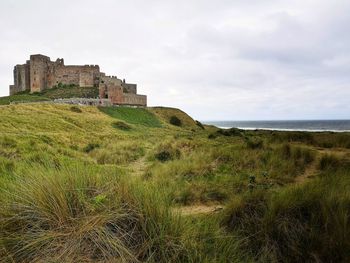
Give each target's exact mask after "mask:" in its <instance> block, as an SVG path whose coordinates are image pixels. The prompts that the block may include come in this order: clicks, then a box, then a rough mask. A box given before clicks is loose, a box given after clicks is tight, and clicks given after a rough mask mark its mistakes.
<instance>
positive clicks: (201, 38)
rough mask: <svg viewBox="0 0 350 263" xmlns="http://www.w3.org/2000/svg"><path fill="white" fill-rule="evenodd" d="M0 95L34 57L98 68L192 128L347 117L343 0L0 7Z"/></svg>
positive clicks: (21, 1)
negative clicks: (173, 110)
mask: <svg viewBox="0 0 350 263" xmlns="http://www.w3.org/2000/svg"><path fill="white" fill-rule="evenodd" d="M0 10H1V16H0V24H1V26H2V29H1V31H0V39H1V41H0V58H1V59H0V95H6V94H7V93H8V85H9V84H11V82H12V67H13V65H15V64H17V63H22V62H23V61H25V59H27V58H28V56H29V55H30V54H32V53H43V54H47V55H49V56H51V58H52V59H55V58H57V57H64V58H65V61H66V63H67V64H92V63H95V64H99V65H100V66H101V69H102V70H103V71H105V72H107V73H110V74H115V75H118V76H120V77H125V78H127V79H129V80H130V81H133V82H137V83H138V84H139V90H140V92H141V93H146V94H148V95H149V102H150V104H151V105H168V106H174V107H179V108H182V109H184V110H185V111H187V112H188V113H189V114H191V115H193V116H194V117H195V118H197V119H285V118H288V119H309V118H348V116H349V115H350V105H349V103H348V102H347V100H348V98H349V97H350V92H349V90H350V89H349V83H350V74H348V72H349V70H350V34H348V25H349V24H350V12H349V11H350V3H348V1H345V0H339V1H326V0H322V1H320V0H317V1H316V0H309V1H302V0H295V1H287V0H282V1H277V0H267V1H258V0H252V1H243V0H235V1H232V0H221V1H209V0H192V1H188V0H187V1H185V0H179V1H170V0H163V1H160V0H151V1H141V0H139V1H138V0H130V1H113V0H101V1H98V2H97V1H92V0H85V1H83V0H76V1H68V0H62V1H44V0H32V1H25V0H17V1H10V0H3V1H1V3H0Z"/></svg>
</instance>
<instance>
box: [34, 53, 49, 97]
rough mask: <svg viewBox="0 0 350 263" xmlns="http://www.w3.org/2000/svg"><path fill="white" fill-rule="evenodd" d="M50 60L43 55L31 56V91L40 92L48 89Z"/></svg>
mask: <svg viewBox="0 0 350 263" xmlns="http://www.w3.org/2000/svg"><path fill="white" fill-rule="evenodd" d="M49 62H50V58H49V57H47V56H43V55H31V56H30V91H31V92H40V91H42V90H44V89H46V88H47V75H48V68H49Z"/></svg>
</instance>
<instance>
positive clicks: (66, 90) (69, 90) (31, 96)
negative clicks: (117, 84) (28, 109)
mask: <svg viewBox="0 0 350 263" xmlns="http://www.w3.org/2000/svg"><path fill="white" fill-rule="evenodd" d="M97 96H98V88H95V87H84V88H81V87H78V86H75V85H58V86H55V87H53V88H51V89H47V90H44V91H42V92H36V93H29V91H24V92H20V93H18V94H15V95H11V96H5V97H0V105H8V104H11V103H21V102H38V101H50V100H53V99H60V98H61V99H64V98H96V97H97Z"/></svg>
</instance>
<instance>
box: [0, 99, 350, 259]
mask: <svg viewBox="0 0 350 263" xmlns="http://www.w3.org/2000/svg"><path fill="white" fill-rule="evenodd" d="M18 96H19V95H18ZM30 96H33V95H30ZM0 116H1V118H0V262H348V261H349V260H350V232H349V231H350V222H349V218H350V134H348V133H303V132H271V131H242V130H238V129H230V130H220V129H217V128H215V127H209V126H206V125H202V124H201V123H199V122H196V121H194V120H193V119H192V118H191V117H189V116H188V115H187V114H186V113H184V112H182V111H180V110H177V109H172V108H165V107H156V108H129V107H116V108H97V107H92V106H69V105H53V104H45V103H42V104H40V103H38V104H18V105H7V106H0Z"/></svg>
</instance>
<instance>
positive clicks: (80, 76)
mask: <svg viewBox="0 0 350 263" xmlns="http://www.w3.org/2000/svg"><path fill="white" fill-rule="evenodd" d="M13 75H14V85H10V95H14V94H16V93H18V92H21V91H30V92H31V93H33V92H41V91H43V90H45V89H50V88H52V87H54V86H56V85H59V84H63V85H76V86H79V87H96V88H98V89H99V98H98V100H99V102H100V103H101V104H102V103H103V104H108V105H135V106H146V105H147V96H145V95H139V94H137V85H136V84H130V83H126V82H125V80H121V79H118V78H117V77H116V76H106V74H105V73H103V72H101V71H100V67H99V66H98V65H84V66H76V65H74V66H73V65H65V64H64V60H63V59H57V60H56V61H51V60H50V58H49V57H47V56H44V55H40V54H38V55H31V56H30V60H27V61H26V63H25V64H23V65H16V66H15V67H14V70H13Z"/></svg>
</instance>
